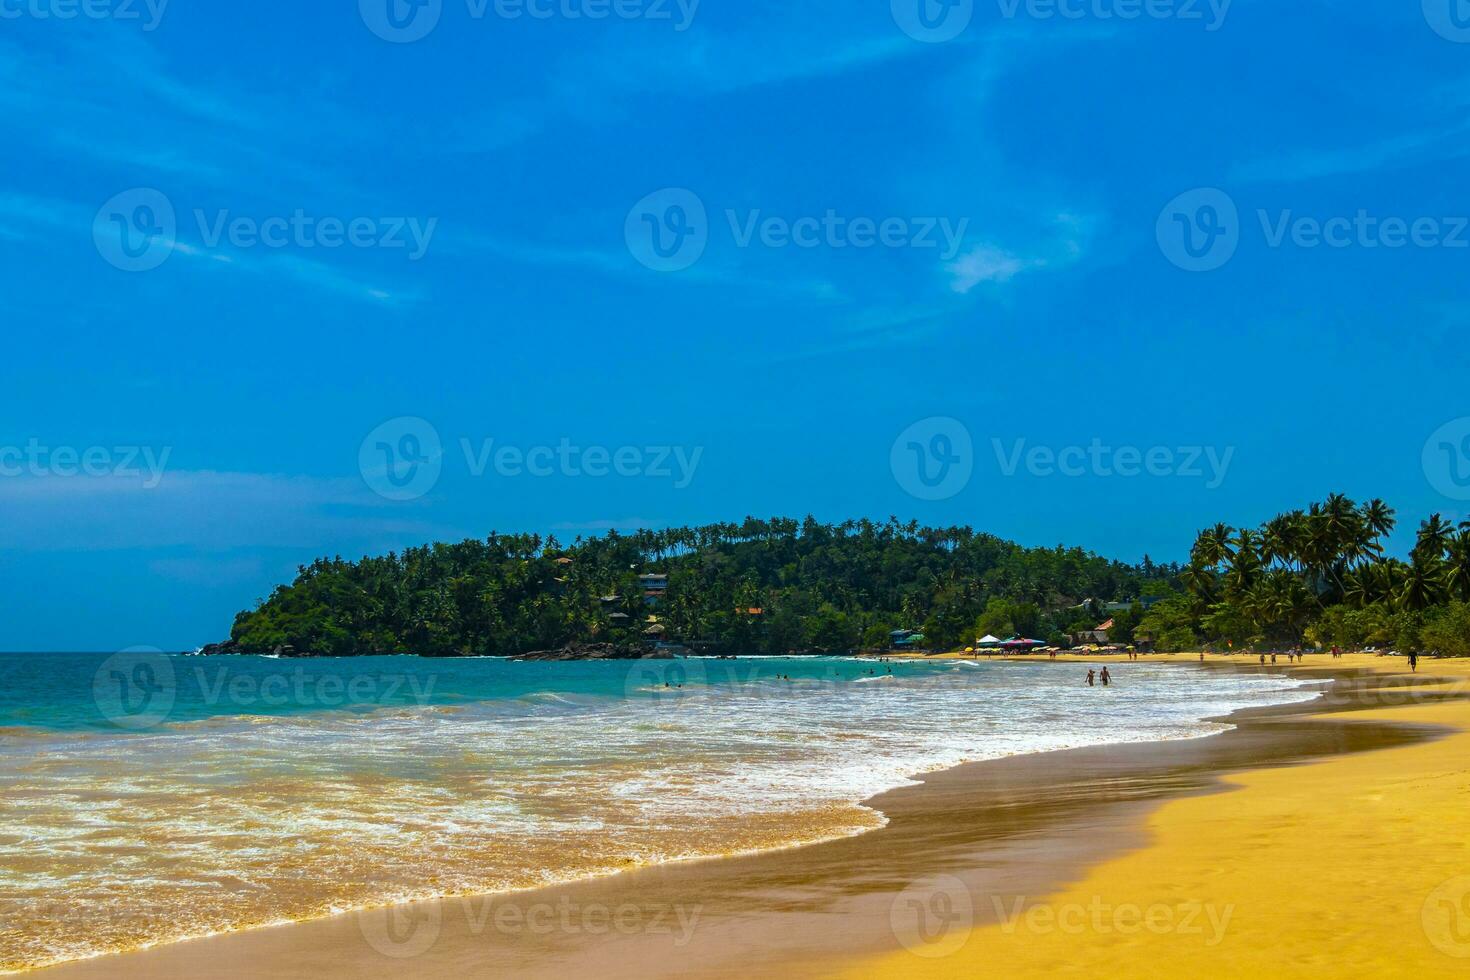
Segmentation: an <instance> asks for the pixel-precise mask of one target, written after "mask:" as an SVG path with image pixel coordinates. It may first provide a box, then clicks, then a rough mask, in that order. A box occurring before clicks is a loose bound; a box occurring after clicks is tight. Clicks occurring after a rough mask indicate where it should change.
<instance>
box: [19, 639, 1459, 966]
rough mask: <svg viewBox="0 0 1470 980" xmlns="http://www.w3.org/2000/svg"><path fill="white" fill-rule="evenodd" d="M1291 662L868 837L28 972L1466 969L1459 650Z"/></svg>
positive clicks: (949, 776) (882, 804)
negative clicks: (1425, 656)
mask: <svg viewBox="0 0 1470 980" xmlns="http://www.w3.org/2000/svg"><path fill="white" fill-rule="evenodd" d="M1149 659H1175V660H1178V661H1180V662H1181V664H1190V663H1194V662H1195V661H1194V658H1191V657H1185V656H1182V655H1181V656H1179V657H1175V658H1167V657H1163V658H1158V657H1150V658H1149ZM1229 660H1230V658H1214V659H1213V660H1212V661H1211V664H1210V666H1212V667H1215V668H1217V669H1219V668H1222V667H1225V664H1224V663H1222V661H1225V662H1228V661H1229ZM1116 662H1117V666H1116V667H1115V671H1121V672H1122V673H1121V674H1120V676H1126V669H1127V663H1128V661H1126V659H1124V658H1116ZM1235 665H1236V666H1233V667H1228V668H1226V669H1247V670H1250V669H1258V668H1257V667H1256V666H1255V665H1254V663H1253V662H1249V663H1248V662H1246V661H1245V660H1244V658H1235ZM1278 668H1279V669H1282V670H1285V669H1288V668H1286V666H1285V664H1284V663H1283V664H1280V665H1278ZM1058 669H1076V667H1075V666H1072V665H1066V664H1059V666H1058ZM1290 669H1291V670H1294V671H1300V672H1306V673H1308V674H1312V675H1316V676H1321V677H1322V678H1324V679H1327V678H1335V681H1334V684H1333V688H1332V690H1331V692H1330V693H1329V695H1328V696H1327V697H1326V698H1325V699H1324V700H1323V701H1320V702H1315V703H1312V704H1309V705H1296V706H1291V707H1288V708H1274V709H1265V710H1259V711H1251V712H1244V713H1241V714H1239V715H1237V716H1235V717H1233V718H1232V721H1235V722H1236V723H1237V727H1236V728H1234V729H1233V730H1231V731H1229V732H1226V733H1224V734H1222V735H1219V736H1214V737H1210V738H1203V739H1194V740H1188V741H1180V742H1165V743H1159V744H1153V745H1147V744H1145V745H1126V746H1104V747H1096V748H1089V749H1079V750H1072V751H1066V752H1054V753H1045V754H1039V755H1027V756H1017V757H1014V758H1010V759H1000V760H993V761H987V762H980V763H974V764H970V765H965V766H960V767H958V768H956V769H951V770H947V771H945V772H941V773H936V774H932V775H930V776H926V777H925V779H924V782H923V783H922V784H921V785H919V786H914V787H905V788H903V789H899V790H895V791H892V792H889V793H885V794H882V795H881V796H878V797H876V798H874V799H873V800H872V801H870V804H871V805H872V806H874V807H876V808H878V809H879V810H881V811H882V812H884V813H885V814H886V815H887V816H888V817H889V824H888V826H886V827H884V828H883V829H881V830H877V831H873V832H871V833H868V834H864V835H861V836H859V837H855V838H849V839H844V840H839V841H832V842H828V843H823V844H816V845H811V846H808V847H802V848H793V849H790V850H785V851H779V852H768V853H764V854H757V855H750V856H741V857H731V858H725V859H719V860H710V861H701V862H691V863H686V864H675V865H664V866H661V867H656V868H646V869H640V870H637V871H632V872H628V873H625V874H621V875H617V876H615V877H611V878H606V879H602V880H598V881H591V882H580V883H577V884H574V885H566V886H560V887H555V888H548V889H543V890H539V891H536V892H529V893H522V894H519V895H512V896H491V897H485V898H473V899H451V900H447V901H440V902H429V903H421V904H418V905H412V906H402V907H399V908H397V909H393V910H377V911H372V912H364V913H353V914H347V915H342V916H338V917H336V918H332V919H325V920H318V921H314V922H308V923H301V924H291V925H286V926H281V927H277V928H270V929H259V930H252V931H249V932H244V933H237V934H232V935H227V936H219V937H215V938H211V939H205V940H198V941H194V942H186V943H178V944H174V945H169V946H164V947H159V948H156V949H152V950H144V951H140V952H136V953H128V954H123V955H118V956H108V957H103V958H99V959H96V960H90V961H86V962H82V963H74V964H67V965H64V966H60V967H55V968H52V969H49V970H46V971H42V974H43V975H45V976H46V977H48V978H49V977H55V978H73V977H76V978H103V977H106V978H129V977H139V978H143V977H146V978H150V980H154V978H175V977H177V978H184V977H189V978H196V977H208V976H230V977H242V978H250V977H273V978H292V977H302V978H308V977H309V978H320V977H354V978H376V977H384V978H387V977H482V976H517V977H542V976H545V977H551V976H566V975H568V974H575V973H587V974H589V975H596V976H602V977H662V976H682V977H689V976H707V977H735V976H741V977H748V976H750V975H751V974H752V973H755V974H756V975H765V974H768V973H769V974H772V975H782V976H832V975H845V976H853V977H870V976H909V975H914V976H918V975H923V976H936V977H937V976H958V975H964V976H969V975H974V974H977V973H979V972H980V971H982V970H985V971H996V970H1002V971H1004V972H1005V973H1007V974H1012V975H1018V976H1042V975H1054V974H1063V975H1066V974H1073V975H1078V976H1088V977H1093V976H1143V975H1145V974H1148V975H1156V974H1159V973H1160V972H1161V971H1163V972H1165V973H1166V974H1173V973H1182V972H1185V971H1188V972H1189V973H1191V974H1193V975H1194V976H1222V977H1224V976H1231V977H1238V976H1253V975H1260V976H1321V975H1329V974H1330V975H1333V976H1343V975H1359V976H1368V975H1373V976H1395V975H1409V974H1411V973H1412V974H1414V975H1416V976H1426V975H1427V976H1439V975H1445V976H1448V975H1451V974H1453V975H1455V976H1461V975H1463V973H1464V970H1465V968H1466V967H1467V966H1470V959H1464V958H1463V957H1470V877H1461V876H1466V875H1470V843H1467V842H1470V734H1466V732H1467V730H1470V701H1466V700H1463V698H1464V696H1465V692H1464V689H1465V687H1466V686H1467V684H1470V663H1467V662H1447V661H1428V662H1424V663H1422V664H1421V667H1420V670H1421V673H1420V675H1419V676H1417V677H1415V678H1412V679H1407V678H1403V677H1400V676H1396V675H1398V674H1400V673H1401V672H1402V671H1403V670H1404V667H1403V664H1402V661H1393V660H1383V659H1377V658H1372V657H1366V656H1364V657H1350V658H1347V659H1344V660H1337V661H1333V660H1330V659H1329V658H1327V657H1320V656H1319V657H1312V658H1309V661H1308V663H1307V664H1306V665H1304V666H1301V667H1294V668H1290ZM1435 678H1445V680H1443V681H1440V680H1436V679H1435ZM1457 956H1458V957H1462V958H1457Z"/></svg>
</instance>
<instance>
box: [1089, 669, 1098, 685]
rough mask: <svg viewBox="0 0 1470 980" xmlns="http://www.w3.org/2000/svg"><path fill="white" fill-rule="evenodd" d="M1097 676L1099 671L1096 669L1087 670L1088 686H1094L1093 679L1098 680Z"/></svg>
mask: <svg viewBox="0 0 1470 980" xmlns="http://www.w3.org/2000/svg"><path fill="white" fill-rule="evenodd" d="M1096 678H1097V671H1095V670H1089V671H1088V672H1087V686H1088V687H1092V686H1093V681H1094V680H1096Z"/></svg>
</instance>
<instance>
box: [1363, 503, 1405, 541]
mask: <svg viewBox="0 0 1470 980" xmlns="http://www.w3.org/2000/svg"><path fill="white" fill-rule="evenodd" d="M1362 515H1363V523H1364V524H1366V525H1367V527H1368V530H1370V531H1372V532H1373V536H1374V537H1375V538H1384V537H1387V536H1388V535H1389V534H1391V533H1392V532H1393V528H1394V524H1395V523H1397V522H1396V521H1395V520H1394V516H1393V515H1394V510H1393V508H1392V507H1390V506H1388V504H1385V503H1384V502H1383V501H1382V500H1381V499H1380V498H1378V497H1374V498H1373V499H1372V500H1370V501H1368V502H1367V503H1366V504H1364V505H1363V509H1362Z"/></svg>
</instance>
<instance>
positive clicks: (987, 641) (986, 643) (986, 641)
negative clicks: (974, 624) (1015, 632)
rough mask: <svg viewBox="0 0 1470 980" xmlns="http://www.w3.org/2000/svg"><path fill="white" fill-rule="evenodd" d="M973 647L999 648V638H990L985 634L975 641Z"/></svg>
mask: <svg viewBox="0 0 1470 980" xmlns="http://www.w3.org/2000/svg"><path fill="white" fill-rule="evenodd" d="M975 645H976V646H977V647H998V646H1000V637H998V636H991V635H990V634H989V633H986V634H985V635H984V636H982V637H980V639H978V640H976V641H975Z"/></svg>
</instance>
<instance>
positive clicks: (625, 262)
mask: <svg viewBox="0 0 1470 980" xmlns="http://www.w3.org/2000/svg"><path fill="white" fill-rule="evenodd" d="M604 224H605V225H606V226H608V227H621V221H620V220H617V221H615V220H614V219H613V218H611V217H609V218H608V219H607V220H606V221H605V222H604ZM440 248H441V250H442V251H444V252H445V253H446V254H448V253H453V252H460V253H465V252H483V253H485V254H489V255H494V256H495V257H496V258H499V259H503V260H506V261H509V262H516V263H521V264H525V265H535V266H544V267H557V268H568V269H579V270H582V271H584V272H593V273H597V274H600V275H609V276H618V277H623V278H632V279H638V280H642V281H645V282H652V281H656V282H657V283H658V285H659V286H660V287H661V288H664V287H668V286H674V285H680V284H688V285H705V286H731V287H738V288H739V289H740V290H742V291H745V292H749V293H759V294H761V295H767V296H771V295H775V296H792V297H801V298H805V299H808V300H814V301H818V302H840V301H842V300H843V299H844V298H845V297H844V294H843V293H842V291H841V290H840V289H839V288H838V287H837V286H836V284H834V283H832V282H831V281H829V280H826V279H809V278H801V277H793V278H790V279H772V278H769V277H763V276H761V275H759V274H756V273H752V272H750V271H748V270H745V269H738V268H733V267H730V266H726V265H721V264H719V263H718V262H717V261H716V260H714V259H713V258H710V257H706V258H704V259H701V260H700V261H699V262H697V263H696V264H694V265H692V266H690V267H689V268H687V269H681V270H679V271H678V272H677V273H669V274H659V273H654V272H651V271H649V270H648V269H647V268H645V267H644V266H642V265H639V264H638V262H637V261H636V260H634V258H633V256H632V255H631V254H630V253H628V252H627V251H625V250H620V249H597V248H583V247H577V246H569V247H557V246H547V245H540V244H535V243H531V242H511V241H508V240H506V239H503V238H498V237H496V236H493V235H485V234H469V235H459V236H454V237H451V236H443V238H442V245H441V246H440ZM655 277H656V279H655Z"/></svg>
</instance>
